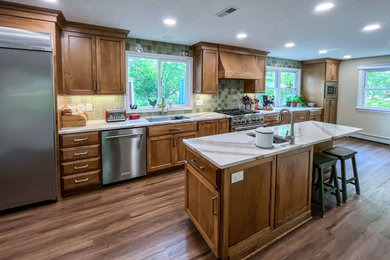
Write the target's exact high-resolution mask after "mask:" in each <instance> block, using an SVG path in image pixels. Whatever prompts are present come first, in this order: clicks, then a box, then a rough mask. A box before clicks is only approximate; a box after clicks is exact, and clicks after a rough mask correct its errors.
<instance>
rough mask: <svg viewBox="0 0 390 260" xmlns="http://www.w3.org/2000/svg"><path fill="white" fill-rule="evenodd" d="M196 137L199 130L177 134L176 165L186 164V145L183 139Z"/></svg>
mask: <svg viewBox="0 0 390 260" xmlns="http://www.w3.org/2000/svg"><path fill="white" fill-rule="evenodd" d="M195 137H198V133H197V132H190V133H183V134H177V135H176V136H175V138H176V141H175V142H176V148H177V151H176V160H175V165H181V164H184V162H185V153H186V147H185V145H184V143H183V140H184V139H190V138H195Z"/></svg>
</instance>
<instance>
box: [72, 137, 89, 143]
mask: <svg viewBox="0 0 390 260" xmlns="http://www.w3.org/2000/svg"><path fill="white" fill-rule="evenodd" d="M73 141H75V142H84V141H88V137H84V138H75V139H73Z"/></svg>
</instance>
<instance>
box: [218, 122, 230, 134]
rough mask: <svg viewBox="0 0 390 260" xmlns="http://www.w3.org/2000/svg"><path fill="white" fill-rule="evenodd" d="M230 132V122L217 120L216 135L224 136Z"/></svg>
mask: <svg viewBox="0 0 390 260" xmlns="http://www.w3.org/2000/svg"><path fill="white" fill-rule="evenodd" d="M229 132H230V120H229V119H220V120H218V134H225V133H229Z"/></svg>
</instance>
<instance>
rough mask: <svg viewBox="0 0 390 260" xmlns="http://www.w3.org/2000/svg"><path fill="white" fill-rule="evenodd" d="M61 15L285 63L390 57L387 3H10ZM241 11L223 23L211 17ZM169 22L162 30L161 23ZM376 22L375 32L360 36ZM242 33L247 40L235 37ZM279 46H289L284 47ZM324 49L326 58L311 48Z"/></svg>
mask: <svg viewBox="0 0 390 260" xmlns="http://www.w3.org/2000/svg"><path fill="white" fill-rule="evenodd" d="M12 2H17V3H24V4H30V5H36V6H42V7H47V8H52V9H58V10H61V11H62V12H63V13H64V15H65V17H66V19H67V20H71V21H76V22H83V23H90V24H96V25H102V26H109V27H115V28H122V29H129V30H131V32H130V35H129V36H130V37H134V38H141V39H148V40H157V41H167V40H164V39H163V38H162V37H163V36H167V35H168V36H172V37H173V38H172V39H171V40H169V41H168V42H173V43H180V44H187V45H192V44H194V43H197V42H199V41H209V42H215V43H223V44H231V45H237V46H243V47H250V48H255V49H259V50H265V51H270V52H271V53H270V56H273V57H280V58H289V59H297V60H304V59H313V58H319V57H332V58H342V57H343V56H344V55H346V54H350V55H352V57H353V58H358V57H368V56H378V55H387V54H390V15H389V13H390V0H334V1H333V2H334V3H335V7H334V8H333V9H332V10H330V11H327V12H325V13H321V14H318V13H315V12H314V11H313V9H314V8H315V6H316V5H317V4H318V3H321V2H323V1H318V0H195V1H193V0H192V1H191V0H115V1H107V0H57V2H56V3H55V2H54V3H52V2H48V1H45V0H16V1H15V0H14V1H12ZM230 5H233V6H236V7H238V8H240V9H239V10H238V11H236V12H235V13H232V14H230V15H228V16H225V17H224V18H218V17H217V16H215V14H216V13H218V12H219V11H221V10H222V9H224V8H226V7H228V6H230ZM167 17H173V18H175V19H176V20H177V24H176V25H175V26H174V27H172V28H169V27H167V26H165V25H164V24H163V23H162V21H163V19H164V18H167ZM372 23H380V24H381V26H382V28H381V29H380V30H378V31H375V32H362V28H363V27H364V26H365V25H367V24H372ZM240 32H245V33H246V34H247V35H248V37H247V38H246V39H244V40H238V39H236V34H237V33H240ZM286 42H295V47H293V48H289V49H287V48H285V47H284V44H285V43H286ZM320 49H327V50H328V53H327V54H325V55H320V54H318V50H320Z"/></svg>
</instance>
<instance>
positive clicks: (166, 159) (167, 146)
mask: <svg viewBox="0 0 390 260" xmlns="http://www.w3.org/2000/svg"><path fill="white" fill-rule="evenodd" d="M174 142H175V139H174V136H173V135H163V136H155V137H149V138H148V140H147V171H148V172H150V171H157V170H161V169H165V168H169V167H172V166H175V151H174Z"/></svg>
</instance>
